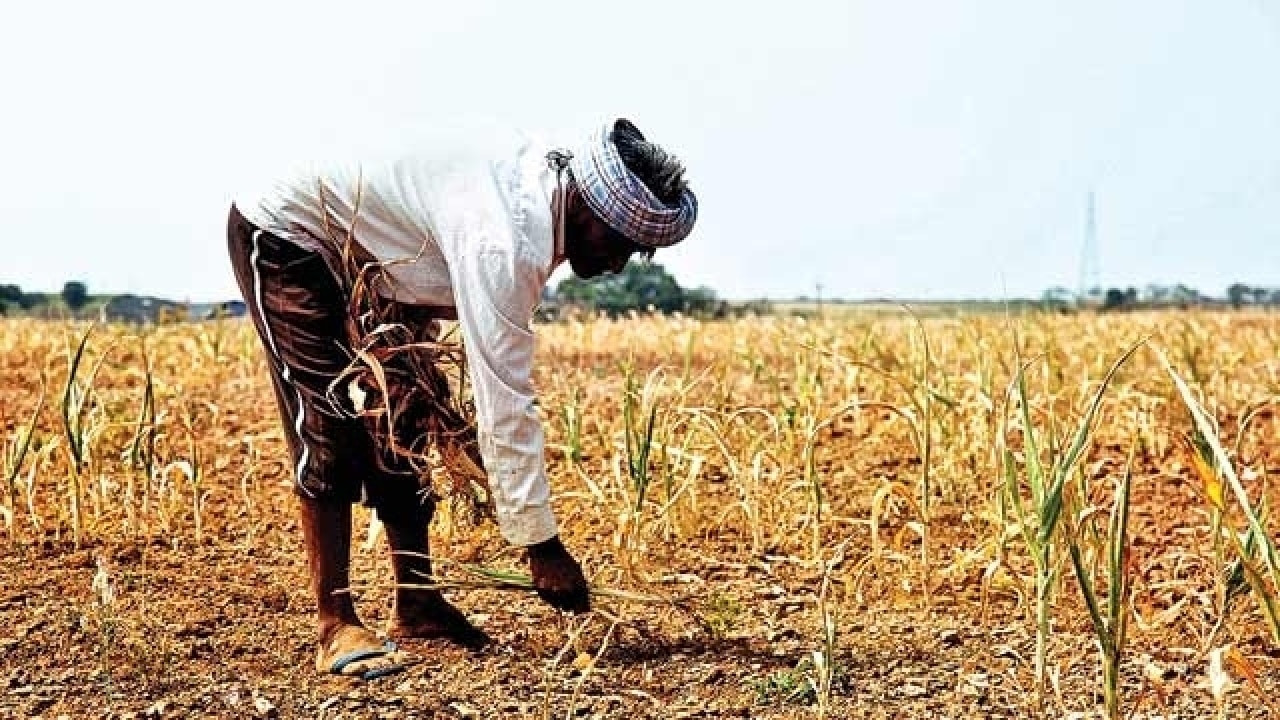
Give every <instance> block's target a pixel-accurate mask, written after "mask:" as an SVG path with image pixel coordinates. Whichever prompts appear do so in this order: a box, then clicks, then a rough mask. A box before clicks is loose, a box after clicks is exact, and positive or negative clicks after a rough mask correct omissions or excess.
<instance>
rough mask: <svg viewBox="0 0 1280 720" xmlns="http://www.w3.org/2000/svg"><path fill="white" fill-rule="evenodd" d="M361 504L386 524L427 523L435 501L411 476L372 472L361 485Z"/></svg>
mask: <svg viewBox="0 0 1280 720" xmlns="http://www.w3.org/2000/svg"><path fill="white" fill-rule="evenodd" d="M362 499H363V502H364V504H365V505H366V506H368V507H370V508H372V509H373V511H374V512H375V513H377V515H378V519H379V520H381V521H382V522H384V523H386V524H388V525H395V524H403V523H421V524H424V525H425V524H428V523H430V522H431V518H432V517H433V516H434V515H435V510H436V500H435V497H434V496H433V495H432V494H431V491H430V489H425V488H423V487H422V486H421V485H420V484H419V482H418V480H417V478H416V477H415V476H413V475H393V474H389V473H375V474H373V475H371V476H370V477H369V478H368V479H366V480H365V482H364V488H363V498H362Z"/></svg>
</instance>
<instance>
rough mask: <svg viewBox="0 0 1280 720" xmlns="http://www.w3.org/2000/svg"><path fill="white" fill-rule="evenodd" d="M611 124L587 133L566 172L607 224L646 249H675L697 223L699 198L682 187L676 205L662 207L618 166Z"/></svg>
mask: <svg viewBox="0 0 1280 720" xmlns="http://www.w3.org/2000/svg"><path fill="white" fill-rule="evenodd" d="M612 133H613V123H612V122H610V123H608V124H607V125H605V126H604V127H602V128H600V129H598V130H596V131H595V132H593V133H591V136H590V137H589V138H588V140H587V143H586V145H585V147H583V148H582V149H580V150H579V151H578V152H575V153H573V156H572V157H571V158H570V159H569V169H570V170H571V171H572V172H573V177H574V179H575V180H576V181H577V182H578V189H579V190H580V191H581V192H582V197H583V198H584V199H585V200H586V202H587V206H588V207H590V208H591V210H592V212H594V213H595V214H596V216H597V217H599V218H600V219H601V220H603V221H604V223H605V224H606V225H608V226H609V227H611V228H613V229H614V230H616V231H618V232H619V233H621V234H622V235H623V236H624V237H626V238H627V239H628V240H631V241H632V242H634V243H636V244H638V245H643V246H645V247H652V248H662V247H668V246H671V245H675V244H676V243H678V242H680V241H681V240H684V239H685V238H686V237H688V235H689V233H690V232H691V231H692V230H693V224H694V222H695V221H696V220H697V218H698V199H697V198H696V197H695V196H694V194H693V191H691V190H689V189H688V188H685V190H684V192H683V193H682V194H681V195H680V199H679V201H678V202H677V203H676V204H675V205H666V204H665V203H663V202H662V201H661V200H659V199H658V198H657V196H655V195H654V194H653V192H652V191H650V190H649V188H648V187H647V186H646V185H645V184H644V181H642V180H641V179H640V178H638V177H636V176H635V174H634V173H632V172H631V171H630V170H629V169H627V166H626V165H625V164H623V162H622V156H621V155H619V154H618V148H617V146H616V145H614V143H613V141H612V140H611V139H610V136H611V135H612Z"/></svg>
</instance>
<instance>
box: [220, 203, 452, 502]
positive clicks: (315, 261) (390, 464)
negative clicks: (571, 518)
mask: <svg viewBox="0 0 1280 720" xmlns="http://www.w3.org/2000/svg"><path fill="white" fill-rule="evenodd" d="M227 244H228V250H229V252H230V255H231V264H232V268H233V270H234V272H235V276H236V282H237V283H238V284H239V286H240V292H241V293H242V294H243V296H244V300H245V304H246V305H247V306H248V309H249V315H250V316H251V317H252V318H253V324H254V327H255V328H256V329H257V331H258V337H259V338H260V339H261V341H262V345H263V348H264V350H265V351H266V355H267V365H268V367H269V368H270V371H271V382H272V385H273V386H274V388H275V395H276V403H277V404H278V406H279V410H280V417H281V420H282V422H283V425H284V434H285V437H286V438H287V441H288V445H289V450H290V453H291V455H292V458H293V474H294V481H295V489H296V490H297V492H299V493H300V494H303V495H305V496H307V497H310V498H314V499H317V500H324V501H333V502H356V501H362V502H364V504H366V505H368V506H370V507H373V508H376V509H377V510H378V513H379V515H380V516H381V517H382V518H383V519H384V520H386V519H387V518H388V515H389V514H403V513H406V512H412V513H421V511H422V510H423V509H425V510H426V512H427V513H428V514H429V513H430V511H431V508H432V506H433V502H432V500H431V498H430V496H429V494H428V493H427V492H425V491H424V489H423V488H424V487H425V485H424V484H423V483H422V482H420V481H419V478H418V473H417V472H415V471H414V469H413V468H412V467H411V466H410V465H409V464H408V463H407V462H405V461H404V460H403V459H401V458H398V457H396V456H394V455H390V454H388V453H385V452H382V453H381V455H379V453H380V450H379V448H378V447H377V446H376V443H375V441H374V439H373V434H372V433H371V431H370V427H369V425H368V421H367V420H366V419H363V418H359V417H354V416H353V413H351V412H344V410H343V408H342V407H341V406H336V405H335V403H342V402H345V403H348V404H349V402H350V401H349V400H348V399H347V398H346V397H345V396H344V393H343V392H334V393H331V392H330V385H331V384H332V383H333V381H334V379H335V378H337V377H338V376H339V375H340V374H341V373H342V372H343V371H344V370H345V369H346V368H347V367H348V364H349V362H350V360H351V357H352V356H353V353H352V352H351V350H350V347H349V339H348V337H347V326H346V320H347V313H348V298H347V297H346V293H345V292H344V291H343V290H342V288H341V287H340V285H339V283H338V281H337V280H336V279H335V277H334V275H333V273H332V271H331V270H330V268H329V266H328V265H327V264H326V263H325V260H324V258H323V256H321V255H320V254H318V253H315V252H311V251H308V250H306V249H304V248H301V247H299V246H297V245H295V244H294V243H291V242H288V241H287V240H283V239H281V238H279V237H276V236H274V235H272V234H271V233H268V232H266V231H263V230H261V229H259V228H257V227H256V226H254V225H253V224H252V223H251V222H249V221H248V220H246V219H245V218H244V216H242V215H241V214H240V212H239V211H238V210H237V209H236V208H235V207H234V206H232V208H231V210H230V213H229V216H228V219H227ZM436 327H438V325H437V324H436V323H434V322H433V321H430V320H426V321H425V327H424V328H423V329H424V330H427V331H428V332H431V331H433V329H434V328H436ZM424 334H425V333H424ZM389 392H391V393H392V394H395V392H396V388H394V387H392V388H390V390H389ZM348 409H349V408H348Z"/></svg>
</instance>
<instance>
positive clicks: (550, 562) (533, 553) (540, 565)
mask: <svg viewBox="0 0 1280 720" xmlns="http://www.w3.org/2000/svg"><path fill="white" fill-rule="evenodd" d="M529 571H530V573H531V574H532V575H533V587H534V589H535V590H537V591H538V596H539V597H541V598H542V599H543V600H544V601H545V602H546V603H547V604H549V605H551V606H552V607H555V608H557V609H559V610H567V611H569V612H574V613H581V612H586V611H587V610H590V609H591V598H590V597H589V595H588V593H587V579H586V578H585V577H583V576H582V567H581V566H579V565H578V561H577V560H574V559H573V556H572V555H570V554H569V551H568V550H566V549H565V548H564V545H563V544H561V543H560V537H559V536H558V535H557V536H556V537H553V538H551V539H550V540H547V541H545V542H541V543H538V544H537V545H530V546H529Z"/></svg>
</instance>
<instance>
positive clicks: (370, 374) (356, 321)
mask: <svg viewBox="0 0 1280 720" xmlns="http://www.w3.org/2000/svg"><path fill="white" fill-rule="evenodd" d="M320 190H321V192H320V195H321V200H322V204H323V205H324V208H325V215H324V219H325V233H326V234H327V235H328V237H329V240H330V241H331V244H330V245H329V248H337V247H340V248H341V252H340V254H336V255H335V254H334V253H332V252H326V253H325V255H326V257H325V260H326V262H327V263H328V265H329V267H330V269H331V270H332V271H333V273H334V275H335V277H336V279H337V281H338V283H339V286H340V287H341V288H342V289H343V291H344V292H345V294H346V297H347V299H348V309H347V313H346V335H347V337H346V341H347V347H348V348H350V350H351V353H352V357H351V361H350V364H349V365H348V366H347V367H346V369H344V370H343V371H342V372H341V373H340V374H339V375H338V376H337V377H336V378H335V379H334V380H333V382H332V383H330V385H329V390H328V397H329V402H330V404H331V405H332V406H333V408H334V409H335V411H337V412H340V413H343V414H346V415H349V416H351V417H359V418H363V419H364V421H365V424H366V427H367V428H368V430H369V433H370V436H371V437H372V439H373V442H374V445H375V447H376V448H377V451H376V452H375V457H376V458H377V460H378V463H379V466H380V469H382V470H389V469H392V468H393V466H394V465H399V466H401V467H403V466H404V465H405V464H407V465H408V466H409V467H410V468H411V469H412V471H413V473H414V474H415V475H416V476H417V478H418V481H419V484H420V487H421V492H422V493H423V494H424V495H427V496H429V497H431V498H433V499H436V500H442V501H444V502H445V503H447V504H448V505H449V506H450V510H451V512H450V517H452V518H454V519H455V520H464V521H467V522H471V523H473V524H474V523H479V522H481V521H483V520H484V519H485V518H492V517H493V507H492V502H491V500H490V493H489V487H488V476H487V474H486V473H485V471H484V463H483V461H482V459H481V457H480V452H479V446H478V443H477V438H476V427H475V403H474V402H473V401H472V399H471V394H470V390H469V387H468V382H467V368H466V355H465V353H464V351H463V345H462V343H463V339H462V337H461V336H460V334H459V333H458V332H457V329H456V328H452V329H451V330H450V331H448V332H445V333H443V334H442V325H443V321H444V320H445V318H443V317H441V315H440V313H439V312H438V311H435V309H431V308H419V307H414V306H410V305H405V304H403V303H399V302H396V301H395V300H393V299H391V298H392V297H393V293H392V292H391V287H392V285H391V283H392V281H391V278H390V277H389V276H388V274H387V268H389V267H391V266H392V265H394V264H398V263H400V262H412V261H414V260H416V259H417V257H414V258H406V259H404V260H401V261H394V262H383V261H379V260H378V259H376V258H374V257H373V256H372V255H371V254H370V253H369V252H368V251H367V250H365V249H364V247H363V246H361V245H360V244H359V243H358V242H356V226H357V219H358V218H359V210H360V196H359V194H357V196H356V199H355V204H354V207H353V208H352V212H351V222H350V224H349V225H348V229H347V230H346V232H345V233H342V235H343V237H339V236H338V232H337V227H338V223H337V222H336V221H335V220H334V217H333V216H332V215H331V214H330V211H329V204H328V202H327V201H326V200H325V197H324V188H323V185H322V186H321V188H320ZM420 254H421V250H420V251H419V255H420Z"/></svg>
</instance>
